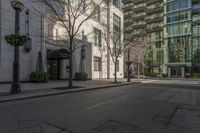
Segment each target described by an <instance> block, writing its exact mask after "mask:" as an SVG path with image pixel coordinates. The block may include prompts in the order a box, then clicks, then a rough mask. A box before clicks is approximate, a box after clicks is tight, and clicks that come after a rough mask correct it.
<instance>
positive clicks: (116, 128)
mask: <svg viewBox="0 0 200 133" xmlns="http://www.w3.org/2000/svg"><path fill="white" fill-rule="evenodd" d="M96 130H98V131H101V132H102V133H137V131H138V130H139V128H138V127H137V126H134V125H130V124H126V123H122V122H119V121H114V120H110V121H107V122H105V123H103V124H101V125H99V126H98V127H97V128H96Z"/></svg>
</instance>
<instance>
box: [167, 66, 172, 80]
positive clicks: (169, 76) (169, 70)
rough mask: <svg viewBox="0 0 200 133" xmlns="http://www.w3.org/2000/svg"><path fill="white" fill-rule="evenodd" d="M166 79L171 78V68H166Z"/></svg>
mask: <svg viewBox="0 0 200 133" xmlns="http://www.w3.org/2000/svg"><path fill="white" fill-rule="evenodd" d="M167 69H168V78H171V67H168V68H167Z"/></svg>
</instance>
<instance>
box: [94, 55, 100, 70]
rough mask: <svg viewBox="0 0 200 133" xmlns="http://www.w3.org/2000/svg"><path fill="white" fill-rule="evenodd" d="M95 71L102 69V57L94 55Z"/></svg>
mask: <svg viewBox="0 0 200 133" xmlns="http://www.w3.org/2000/svg"><path fill="white" fill-rule="evenodd" d="M94 71H101V57H94Z"/></svg>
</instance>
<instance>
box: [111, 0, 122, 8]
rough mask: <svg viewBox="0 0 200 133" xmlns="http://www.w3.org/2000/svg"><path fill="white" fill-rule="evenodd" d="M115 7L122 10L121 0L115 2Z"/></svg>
mask: <svg viewBox="0 0 200 133" xmlns="http://www.w3.org/2000/svg"><path fill="white" fill-rule="evenodd" d="M113 5H115V6H116V7H117V8H119V9H121V5H122V2H121V0H113Z"/></svg>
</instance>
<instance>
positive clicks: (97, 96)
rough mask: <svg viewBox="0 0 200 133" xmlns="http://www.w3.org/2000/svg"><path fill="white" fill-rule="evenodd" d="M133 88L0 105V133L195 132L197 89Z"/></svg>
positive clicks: (199, 117) (199, 98)
mask: <svg viewBox="0 0 200 133" xmlns="http://www.w3.org/2000/svg"><path fill="white" fill-rule="evenodd" d="M184 86H185V87H183V86H182V85H173V84H149V83H146V84H133V85H129V86H124V87H122V86H121V87H113V88H105V89H98V90H90V91H82V92H75V93H68V94H63V95H57V96H49V97H44V98H36V99H29V100H22V101H15V102H6V103H0V133H199V132H200V126H199V125H200V106H199V104H200V91H199V90H198V89H199V88H198V87H195V86H193V87H190V86H186V85H184Z"/></svg>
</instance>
